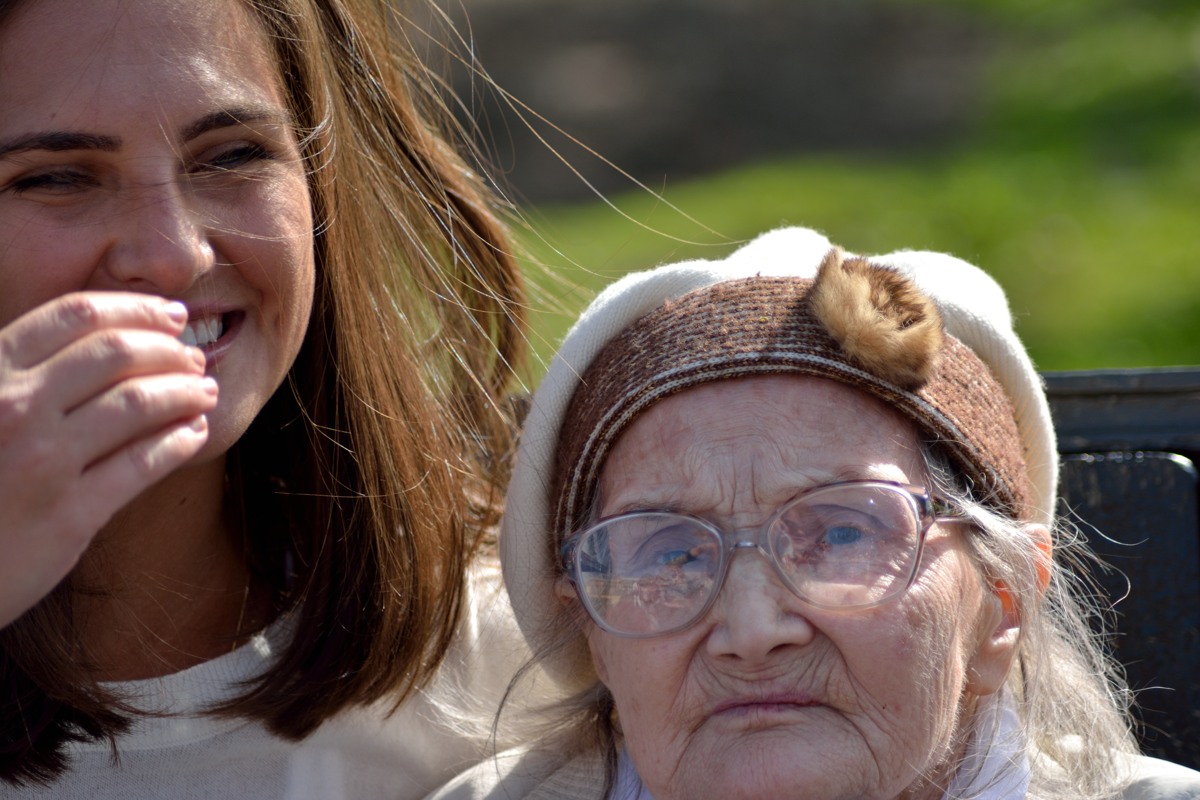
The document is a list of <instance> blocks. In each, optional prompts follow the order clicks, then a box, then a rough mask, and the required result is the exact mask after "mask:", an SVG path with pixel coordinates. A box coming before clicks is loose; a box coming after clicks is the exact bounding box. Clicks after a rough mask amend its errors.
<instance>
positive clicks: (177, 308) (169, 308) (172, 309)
mask: <svg viewBox="0 0 1200 800" xmlns="http://www.w3.org/2000/svg"><path fill="white" fill-rule="evenodd" d="M165 311H166V312H167V316H168V317H170V319H171V321H172V322H175V323H178V324H181V325H182V324H183V323H185V322H187V318H188V313H187V306H185V305H184V304H183V303H181V302H179V301H178V300H175V301H173V302H170V303H167V305H166V308H165Z"/></svg>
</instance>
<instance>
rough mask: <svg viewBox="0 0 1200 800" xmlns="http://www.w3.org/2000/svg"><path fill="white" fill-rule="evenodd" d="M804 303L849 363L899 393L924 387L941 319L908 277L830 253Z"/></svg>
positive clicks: (938, 346) (937, 351)
mask: <svg viewBox="0 0 1200 800" xmlns="http://www.w3.org/2000/svg"><path fill="white" fill-rule="evenodd" d="M809 302H810V303H811V304H812V307H813V313H814V314H815V315H816V317H817V319H818V320H820V321H821V324H823V325H824V326H825V329H826V330H828V331H829V333H830V334H831V335H832V336H833V338H834V339H836V340H837V342H838V344H840V345H841V346H842V350H844V351H845V352H846V355H847V356H849V357H850V359H851V360H852V361H855V362H857V363H858V364H859V365H861V366H862V367H863V369H865V370H867V371H868V372H870V373H873V374H874V375H877V376H879V377H880V378H882V379H883V380H885V381H888V382H889V383H894V384H895V385H897V386H899V387H900V388H901V389H906V390H908V391H914V390H916V389H919V388H920V387H921V386H924V385H925V383H926V382H928V381H929V379H930V378H931V377H932V376H933V374H934V372H935V371H936V370H937V366H938V361H939V359H940V357H941V353H942V345H943V342H944V336H943V334H942V315H941V314H939V313H938V310H937V306H936V305H934V303H933V301H932V300H930V299H929V298H928V297H927V296H926V295H925V294H924V293H922V292H921V290H920V289H918V288H917V287H916V286H914V285H913V283H912V281H910V280H909V279H908V278H907V277H905V276H904V275H903V274H901V273H900V272H897V271H896V270H894V269H889V268H887V267H884V266H879V265H877V264H872V263H871V262H870V261H867V260H866V259H865V258H846V257H845V256H844V255H843V253H842V251H841V249H840V248H836V247H835V248H833V249H831V250H830V251H829V253H828V254H827V255H826V256H825V258H824V259H823V260H822V261H821V266H820V267H819V268H818V269H817V277H816V280H815V281H814V282H813V288H812V293H811V295H810V299H809Z"/></svg>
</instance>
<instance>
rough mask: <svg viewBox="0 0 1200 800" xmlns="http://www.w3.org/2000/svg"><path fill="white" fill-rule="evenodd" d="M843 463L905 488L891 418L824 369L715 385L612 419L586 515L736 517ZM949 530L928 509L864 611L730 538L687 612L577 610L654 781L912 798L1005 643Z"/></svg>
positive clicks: (761, 515)
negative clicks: (911, 543)
mask: <svg viewBox="0 0 1200 800" xmlns="http://www.w3.org/2000/svg"><path fill="white" fill-rule="evenodd" d="M860 478H862V479H868V478H869V479H881V480H888V481H898V482H902V483H908V484H917V485H922V484H924V482H925V481H924V474H923V468H922V462H921V458H920V454H919V449H918V443H917V438H916V433H915V430H914V428H913V426H912V425H911V424H909V423H908V422H907V421H906V420H904V419H903V418H902V417H900V416H898V415H897V414H894V413H893V412H891V411H890V410H889V409H888V408H886V407H885V406H884V405H882V404H881V403H880V402H878V401H876V400H875V399H873V398H871V397H868V396H867V395H865V394H863V393H861V392H858V391H855V390H853V389H850V388H848V387H845V386H843V385H841V384H838V383H834V382H832V381H827V380H823V379H818V378H803V377H792V376H774V377H763V378H752V379H742V380H736V381H726V382H722V383H717V384H711V385H708V386H702V387H699V388H694V389H690V390H688V391H686V392H684V393H682V394H680V395H676V396H674V397H672V398H669V399H667V400H664V401H662V402H660V403H659V404H657V405H656V406H654V407H653V408H652V409H651V410H650V411H648V412H647V413H645V414H644V415H642V416H641V417H640V418H639V419H637V420H636V421H635V422H634V424H633V425H631V426H630V428H629V429H628V430H627V431H626V432H625V433H624V434H623V435H622V437H621V438H620V440H619V441H618V443H617V445H616V447H615V448H614V449H613V451H612V453H611V455H609V457H608V459H607V461H606V463H605V466H604V470H603V473H602V475H601V480H600V503H601V508H600V512H601V514H603V515H606V516H607V515H611V514H614V513H619V512H622V511H630V510H636V509H646V508H655V509H671V510H676V511H682V512H686V513H689V514H693V515H697V516H701V517H704V518H706V519H709V520H711V521H712V522H714V523H716V524H717V525H719V526H720V527H721V528H722V529H724V530H733V529H748V528H755V527H757V526H760V525H762V524H763V522H764V520H766V519H767V517H768V516H770V514H771V512H772V511H774V510H775V509H776V508H777V507H778V506H779V505H780V504H781V503H783V502H784V501H786V500H788V499H789V498H790V497H791V496H792V495H794V494H795V493H796V492H797V491H798V490H802V489H805V488H808V487H811V486H815V485H818V484H823V483H828V482H832V481H839V480H847V479H860ZM964 535H967V534H966V533H965V531H963V530H961V526H957V525H946V526H942V525H934V526H933V528H931V530H930V531H929V534H928V537H927V543H926V548H925V552H924V556H923V559H922V563H921V566H920V569H919V571H918V573H917V576H916V579H915V581H914V583H913V585H912V587H911V588H910V589H909V591H908V592H907V593H906V594H905V595H903V596H902V597H900V598H897V599H894V600H892V601H889V602H888V603H886V604H884V605H881V606H878V607H875V608H871V609H868V610H858V611H841V612H838V611H822V610H818V609H815V608H813V607H811V606H807V605H806V604H805V603H804V602H802V601H801V600H800V599H799V598H797V597H796V596H795V595H794V594H792V593H791V592H790V591H789V590H788V589H787V588H785V587H784V586H783V585H782V584H781V583H780V582H779V579H778V578H777V576H776V574H775V573H774V572H773V570H772V568H771V565H770V564H769V563H768V562H767V560H766V559H765V558H764V557H763V556H762V554H761V553H759V552H758V551H756V550H739V551H738V554H737V555H736V556H735V557H734V558H733V561H732V563H731V565H730V568H729V574H728V577H727V579H726V583H725V586H724V588H723V589H722V591H721V593H720V595H719V596H718V598H717V601H716V604H715V605H714V606H713V608H712V609H711V611H709V613H708V614H707V615H706V616H705V617H704V618H703V619H702V620H701V621H700V622H699V623H697V624H696V625H694V626H693V627H691V628H688V629H686V630H684V631H682V632H679V633H675V634H672V635H668V636H662V637H658V638H651V639H625V638H620V637H616V636H613V635H610V634H607V633H604V632H603V631H600V630H599V629H597V628H596V627H595V626H594V625H589V633H588V642H589V645H590V647H591V651H592V655H593V658H594V660H595V663H596V667H597V670H598V672H599V674H600V676H601V679H602V680H603V681H604V683H605V684H606V685H607V686H608V688H609V689H610V690H611V691H612V693H613V696H614V697H615V699H616V704H617V711H618V714H619V717H620V722H621V728H622V730H623V732H624V734H625V737H626V745H627V747H628V749H629V752H630V754H631V756H632V758H633V761H634V764H635V765H636V767H637V770H638V773H639V774H640V776H641V777H642V779H643V781H645V783H646V785H647V787H648V788H649V789H650V791H651V792H652V793H653V794H654V796H655V797H656V798H658V800H669V798H706V797H711V798H737V797H755V798H761V797H790V796H799V795H797V794H796V793H797V792H802V793H803V796H804V797H811V798H894V797H897V796H899V795H901V794H902V793H906V792H909V791H912V790H915V793H914V796H920V795H921V794H923V793H924V791H923V790H922V789H921V782H922V780H924V779H925V778H928V777H930V776H931V775H935V776H936V775H938V774H939V773H940V772H941V766H940V765H942V764H944V763H948V762H949V761H950V759H951V758H952V757H953V756H954V755H955V754H956V753H957V752H958V750H959V748H960V747H961V744H962V742H961V739H960V737H957V736H956V734H957V733H959V732H960V730H961V725H962V724H963V723H962V720H961V718H960V712H963V713H964V714H965V713H969V711H970V707H971V703H969V702H966V701H967V700H969V698H971V697H972V696H973V695H978V694H984V693H990V692H993V691H995V690H996V689H997V688H998V685H999V682H1000V680H1002V676H1003V673H1004V671H1005V669H1006V668H1007V664H1008V659H1009V657H1010V655H1011V641H1012V636H1011V631H1010V630H1008V628H1009V627H1010V626H1009V625H1008V623H1006V622H1005V620H1004V617H1003V614H1002V612H1001V608H1000V603H999V602H998V601H997V600H996V599H995V596H994V594H993V593H992V592H990V591H986V590H985V585H984V582H983V581H982V579H981V578H980V575H979V572H978V570H977V569H976V567H975V566H974V565H973V563H972V561H971V559H970V558H969V556H968V554H967V548H966V546H965V544H964V540H963V536H964ZM943 777H944V776H943ZM928 791H929V794H930V796H932V797H941V792H940V791H937V790H932V789H930V790H928Z"/></svg>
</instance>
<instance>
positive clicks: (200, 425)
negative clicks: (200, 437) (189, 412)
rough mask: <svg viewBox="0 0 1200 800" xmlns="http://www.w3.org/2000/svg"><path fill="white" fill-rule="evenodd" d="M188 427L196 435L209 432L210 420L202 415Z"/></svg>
mask: <svg viewBox="0 0 1200 800" xmlns="http://www.w3.org/2000/svg"><path fill="white" fill-rule="evenodd" d="M188 427H189V428H191V429H192V430H194V431H195V432H196V433H204V432H205V431H206V430H208V418H207V417H205V416H204V415H203V414H201V415H200V416H198V417H196V418H195V419H193V420H192V421H191V424H189V425H188Z"/></svg>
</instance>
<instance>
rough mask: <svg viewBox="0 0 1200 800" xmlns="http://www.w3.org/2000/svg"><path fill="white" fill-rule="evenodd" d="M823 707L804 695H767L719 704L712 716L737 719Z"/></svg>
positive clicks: (736, 699) (740, 698)
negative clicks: (739, 717) (738, 717)
mask: <svg viewBox="0 0 1200 800" xmlns="http://www.w3.org/2000/svg"><path fill="white" fill-rule="evenodd" d="M818 705H821V704H820V703H819V702H817V701H816V699H814V698H812V697H810V696H808V695H803V694H787V695H767V696H765V697H739V698H732V699H729V700H726V701H724V702H722V703H718V704H717V705H716V706H715V707H714V708H713V710H712V714H711V716H714V717H717V716H724V717H737V716H746V715H761V714H773V713H786V712H790V711H797V710H800V709H804V708H811V707H813V706H818Z"/></svg>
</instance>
